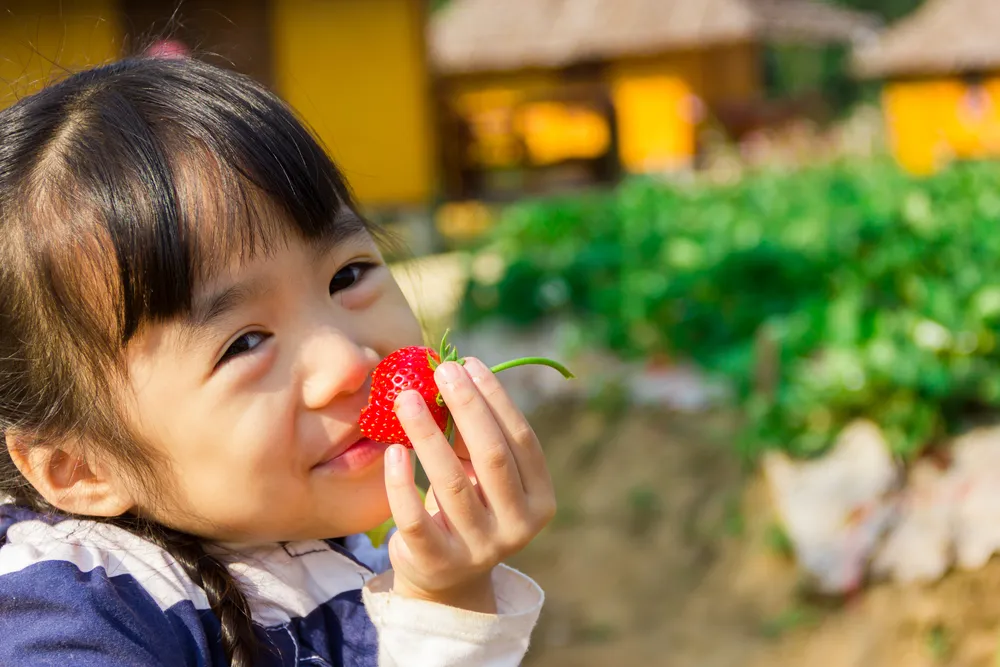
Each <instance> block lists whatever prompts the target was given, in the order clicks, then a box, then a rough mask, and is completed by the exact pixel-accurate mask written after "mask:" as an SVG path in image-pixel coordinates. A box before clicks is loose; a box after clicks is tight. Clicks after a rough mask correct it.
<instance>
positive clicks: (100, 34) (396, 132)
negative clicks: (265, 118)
mask: <svg viewBox="0 0 1000 667" xmlns="http://www.w3.org/2000/svg"><path fill="white" fill-rule="evenodd" d="M426 22H427V8H426V2H425V0H183V2H178V1H177V0H0V82H2V89H0V93H4V94H5V95H4V97H5V98H6V101H5V102H3V103H4V104H8V103H10V101H11V100H13V99H14V98H16V96H19V95H24V94H26V93H30V92H32V91H34V90H37V89H38V88H39V87H40V86H41V85H43V84H44V83H45V82H47V81H49V80H51V79H52V78H53V77H54V76H58V75H59V74H60V73H61V72H62V71H63V70H64V69H69V70H74V69H78V68H82V67H86V66H88V65H94V64H98V63H102V62H107V61H109V60H113V59H115V58H119V57H122V56H125V55H129V54H132V53H135V52H137V51H138V50H140V49H142V48H144V47H145V46H147V45H148V43H149V42H151V41H155V37H156V36H157V35H162V36H164V37H169V38H170V41H169V42H166V43H161V44H159V45H158V46H156V47H155V48H157V49H158V50H159V51H160V52H162V53H168V52H169V53H174V52H177V51H183V50H184V49H191V50H193V52H194V53H195V54H196V55H198V56H199V57H202V58H204V59H206V60H210V61H213V62H216V63H218V64H222V65H225V66H228V67H232V68H235V69H237V70H240V71H243V72H246V73H248V74H250V75H252V76H254V77H256V78H258V79H260V80H261V81H263V82H265V83H267V84H270V85H272V86H273V87H274V88H275V89H276V90H277V91H278V92H279V93H280V94H281V95H282V96H283V97H284V98H285V99H287V100H288V101H289V102H290V103H291V104H292V105H293V106H294V107H295V108H296V110H297V111H298V112H299V113H300V114H301V116H302V117H303V118H304V119H305V120H306V122H307V123H308V124H309V125H310V126H311V127H312V128H313V130H314V131H315V132H316V133H317V134H318V135H319V136H320V138H321V139H322V140H323V141H324V142H325V143H326V145H327V147H328V148H329V149H330V151H331V153H332V154H333V156H334V157H335V158H336V159H337V161H338V162H339V163H340V165H341V166H342V168H343V169H344V171H345V172H346V174H347V177H348V178H349V180H350V181H351V184H352V185H353V186H354V188H355V191H356V193H357V195H358V197H359V199H360V200H361V201H362V203H363V204H364V205H366V206H367V207H368V208H369V209H373V210H386V211H408V210H420V209H422V208H424V207H426V206H427V205H428V203H429V202H430V201H431V199H432V198H433V196H434V193H435V190H436V186H437V171H436V170H437V160H436V156H435V151H436V146H435V140H434V134H433V131H434V125H433V122H432V116H431V114H432V108H433V107H432V104H431V98H430V79H429V75H428V67H427V58H426V46H425V41H424V35H425V27H426Z"/></svg>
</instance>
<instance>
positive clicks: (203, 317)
mask: <svg viewBox="0 0 1000 667" xmlns="http://www.w3.org/2000/svg"><path fill="white" fill-rule="evenodd" d="M345 103H349V100H348V99H346V96H345ZM375 239H376V230H374V229H372V227H371V226H370V225H369V224H368V223H366V222H365V221H364V220H363V219H362V218H361V217H359V216H358V214H357V213H356V211H355V208H354V206H353V204H352V203H351V198H350V195H349V193H348V189H347V186H346V184H345V183H344V181H343V179H342V178H341V176H340V174H339V173H338V172H337V170H336V168H335V167H334V165H333V164H332V163H331V161H330V160H329V158H328V157H327V156H326V155H325V154H324V152H323V151H322V150H321V148H320V147H319V146H318V145H317V143H316V141H314V140H313V138H312V137H311V136H310V135H309V133H308V132H307V131H306V130H305V129H303V127H302V125H301V124H300V123H299V122H298V121H297V120H296V119H295V117H294V116H293V114H292V113H291V112H290V111H289V110H288V109H287V108H286V107H285V106H283V105H282V104H281V103H280V102H279V101H278V100H277V99H275V97H274V96H272V95H271V94H270V93H268V92H267V91H265V90H264V89H263V88H262V87H261V86H259V85H258V84H256V83H254V82H253V81H251V80H248V79H247V78H245V77H243V76H240V75H238V74H235V73H232V72H229V71H224V70H221V69H217V68H214V67H211V66H209V65H207V64H204V63H202V62H198V61H196V60H190V59H176V60H175V59H138V60H129V61H124V62H121V63H117V64H114V65H110V66H106V67H100V68H97V69H93V70H90V71H86V72H82V73H79V74H76V75H74V76H71V77H69V78H68V79H66V80H65V81H63V82H61V83H58V84H56V85H53V86H51V87H49V88H47V89H46V90H43V91H42V92H40V93H38V94H36V95H34V96H32V97H28V98H25V99H22V100H21V101H19V102H18V103H16V104H15V105H13V106H12V107H10V108H8V109H6V110H4V111H3V112H0V318H2V322H0V428H2V431H3V434H4V437H5V441H6V447H3V448H0V451H2V452H3V455H2V456H0V466H2V469H0V497H7V498H8V499H9V500H8V501H7V502H6V504H3V505H0V543H3V546H2V548H0V636H2V637H3V640H2V642H0V664H2V665H11V666H13V665H16V666H18V667H32V666H35V665H66V666H70V665H72V666H74V667H75V666H77V665H83V666H94V667H122V666H125V665H143V666H146V667H148V666H163V667H181V666H186V665H191V666H194V665H199V666H203V665H229V664H231V665H234V666H237V667H249V666H250V665H267V666H286V665H289V666H290V665H311V666H315V665H376V664H378V665H477V666H481V665H515V664H518V663H519V662H520V660H521V658H522V656H523V655H524V652H525V651H526V649H527V645H528V639H529V635H530V633H531V630H532V628H533V626H534V623H535V621H536V619H537V616H538V613H539V609H540V607H541V604H542V592H541V590H539V588H538V587H537V586H536V585H535V584H534V583H533V582H532V581H531V580H530V579H528V578H527V577H525V576H524V575H522V574H520V573H518V572H516V571H514V570H511V569H509V568H506V567H504V566H503V565H500V564H499V563H500V561H501V560H502V559H504V558H506V557H507V556H509V555H511V554H513V553H515V552H517V551H518V550H520V549H521V548H522V547H523V546H524V545H525V544H526V543H527V542H528V541H529V540H530V539H531V538H532V537H534V535H535V534H537V532H538V531H539V530H541V528H542V527H543V526H544V525H545V524H546V523H547V522H548V521H549V519H550V518H551V517H552V515H553V512H554V499H553V498H554V497H553V492H552V486H551V481H550V479H549V476H548V473H547V469H546V466H545V463H544V460H543V457H542V454H541V450H540V448H539V445H538V442H537V440H536V438H535V436H534V435H533V433H532V431H531V429H530V428H529V426H528V425H527V423H526V422H525V421H524V418H523V416H522V415H521V414H520V413H519V412H518V411H517V409H516V408H515V407H514V405H513V404H512V403H511V401H510V399H509V397H508V396H507V395H506V394H505V392H504V391H503V390H502V389H501V387H500V385H499V384H498V383H497V381H496V379H495V378H494V376H493V375H492V374H491V373H490V372H489V371H488V370H487V369H486V367H485V366H484V365H483V364H482V363H481V362H479V361H477V360H475V359H468V360H467V362H466V363H465V365H464V366H461V365H458V364H455V363H446V364H442V365H441V366H440V368H439V369H438V371H437V376H436V379H437V382H438V384H439V385H440V387H441V393H442V396H443V398H444V400H445V401H446V402H447V404H448V406H449V407H450V408H451V410H452V413H453V416H454V419H455V423H456V425H457V427H458V430H459V432H460V433H461V435H462V437H461V439H460V442H459V443H458V444H457V445H456V447H455V448H454V449H453V448H452V447H451V446H450V445H449V444H448V442H447V440H446V439H445V438H444V436H443V434H442V433H441V431H440V430H439V429H438V428H437V427H436V426H435V425H434V422H433V420H432V418H431V417H430V415H429V411H428V410H427V408H426V406H425V405H424V403H423V401H422V400H421V399H420V397H419V395H417V394H416V393H415V392H408V393H404V394H403V395H401V396H400V397H399V399H398V400H397V402H396V411H397V414H398V416H399V419H400V421H401V422H402V424H403V426H404V428H405V430H406V432H407V434H408V435H409V436H410V438H411V439H412V441H413V443H414V448H415V450H416V453H417V455H418V456H419V457H420V459H421V462H422V463H423V464H424V467H425V469H426V472H427V475H428V477H429V479H430V481H431V483H432V488H433V489H436V493H434V494H429V496H428V497H429V498H430V499H431V500H430V501H429V504H428V506H427V507H425V506H424V503H423V501H421V499H420V495H419V493H418V491H417V489H416V487H415V486H414V482H413V468H412V462H411V459H410V457H409V456H408V455H407V452H406V450H404V449H403V448H402V447H400V446H398V445H397V446H393V447H388V448H386V447H384V446H381V445H378V444H376V443H374V442H371V441H368V440H364V439H362V438H361V435H360V433H359V430H358V426H357V419H358V415H359V413H360V411H361V409H362V407H363V406H364V404H365V402H366V398H367V393H368V389H369V376H370V372H371V370H372V369H373V368H374V366H375V365H376V364H377V362H378V361H379V359H380V358H381V357H383V356H385V355H387V354H388V353H389V352H391V351H393V350H395V349H397V348H399V347H402V346H405V345H410V344H414V343H419V342H420V337H421V336H420V331H419V328H418V325H417V322H416V320H415V318H414V317H413V315H412V313H411V311H410V309H409V308H408V306H407V304H406V302H405V300H404V299H403V297H402V295H401V293H400V291H399V289H398V288H397V286H396V284H395V283H394V282H393V280H392V278H391V276H390V273H389V270H388V269H387V268H386V266H385V263H384V261H383V259H382V257H381V256H380V254H379V251H378V250H377V247H376V244H375ZM0 502H2V501H0ZM438 505H440V509H438ZM390 514H391V515H392V516H393V517H394V518H395V521H396V524H397V525H398V526H399V530H398V531H397V532H396V533H395V534H394V535H393V537H392V539H391V541H390V542H389V544H388V550H387V551H380V550H376V549H374V548H373V546H372V545H371V543H370V542H369V541H368V540H367V539H366V538H365V537H364V536H363V533H364V531H367V530H370V529H372V528H374V527H375V526H378V525H380V524H381V523H382V522H383V521H385V520H386V519H387V518H388V517H389V516H390ZM390 560H391V564H392V570H388V569H387V565H388V563H387V561H390ZM383 571H384V572H383Z"/></svg>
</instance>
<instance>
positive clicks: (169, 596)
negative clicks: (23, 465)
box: [0, 516, 208, 609]
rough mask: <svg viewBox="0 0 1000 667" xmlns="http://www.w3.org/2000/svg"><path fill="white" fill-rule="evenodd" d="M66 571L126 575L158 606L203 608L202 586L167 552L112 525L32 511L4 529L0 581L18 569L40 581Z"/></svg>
mask: <svg viewBox="0 0 1000 667" xmlns="http://www.w3.org/2000/svg"><path fill="white" fill-rule="evenodd" d="M69 571H73V572H78V573H79V574H80V575H88V577H86V578H90V579H93V578H101V579H106V580H108V581H109V582H111V583H112V584H124V583H126V582H127V581H128V580H131V581H133V582H135V583H136V584H138V585H139V586H141V587H142V588H144V589H145V590H146V591H147V592H148V594H149V596H150V597H151V598H152V599H153V600H155V601H156V603H157V604H158V606H159V607H160V608H161V609H168V608H170V607H172V606H174V605H176V604H178V603H180V602H184V601H189V602H192V603H193V604H194V605H195V606H196V607H198V608H201V609H207V608H208V600H207V598H206V597H205V593H204V591H202V590H201V589H200V588H198V587H197V586H196V585H195V584H194V582H192V581H191V579H190V578H189V577H188V576H187V575H186V574H185V573H184V570H183V568H181V566H180V565H179V564H178V563H177V562H176V561H175V560H174V559H173V557H172V556H170V555H169V554H168V553H166V552H165V551H164V550H162V549H160V548H159V547H157V546H156V545H154V544H152V543H150V542H147V541H146V540H143V539H141V538H139V537H137V536H136V535H133V534H132V533H130V532H128V531H126V530H123V529H121V528H118V527H116V526H111V525H107V524H103V523H98V522H95V521H85V520H77V519H65V520H52V519H48V520H46V519H45V518H43V517H40V516H36V517H34V518H31V517H27V518H22V520H20V521H18V522H16V523H14V524H13V525H11V526H10V527H9V528H8V529H7V530H6V544H4V545H3V547H0V581H2V580H3V579H6V578H8V577H10V576H12V575H18V574H24V575H28V576H32V577H34V578H36V580H39V581H40V580H42V579H44V578H45V577H47V576H51V575H50V573H57V572H69ZM76 578H78V579H79V578H81V577H76ZM114 580H118V581H114Z"/></svg>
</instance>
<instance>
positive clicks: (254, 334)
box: [216, 331, 269, 366]
mask: <svg viewBox="0 0 1000 667" xmlns="http://www.w3.org/2000/svg"><path fill="white" fill-rule="evenodd" d="M268 336H269V334H266V333H264V332H262V331H250V332H248V333H245V334H243V335H242V336H240V337H239V338H237V339H236V340H234V341H233V342H232V344H231V345H230V346H229V347H227V348H226V351H225V352H223V353H222V358H221V359H219V363H218V364H216V366H221V365H222V364H224V363H225V362H227V361H229V360H230V359H232V358H233V357H236V356H239V355H241V354H243V353H245V352H249V351H250V350H252V349H254V348H255V347H257V346H258V345H260V344H261V343H263V342H264V341H265V340H267V338H268Z"/></svg>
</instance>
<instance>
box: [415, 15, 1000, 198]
mask: <svg viewBox="0 0 1000 667" xmlns="http://www.w3.org/2000/svg"><path fill="white" fill-rule="evenodd" d="M995 1H998V2H1000V0H995ZM876 27H877V22H876V21H875V20H874V19H873V18H872V17H870V16H868V15H865V14H861V13H858V12H853V11H848V10H844V9H840V8H837V7H834V6H832V5H828V4H821V3H819V2H814V1H813V0H503V1H500V0H451V2H450V4H449V5H448V7H447V8H446V9H444V10H442V11H440V12H438V13H437V14H436V15H435V16H434V17H433V19H432V23H431V30H430V37H429V46H430V52H431V63H432V68H433V71H434V74H435V76H436V79H437V85H436V93H437V96H438V101H439V105H440V108H441V109H442V111H441V113H440V120H441V131H440V137H441V142H442V164H443V179H444V184H445V191H446V193H447V194H448V196H449V197H450V198H452V199H468V198H483V197H485V198H504V197H507V196H517V195H520V194H523V193H525V192H538V191H548V190H549V189H551V188H552V187H554V186H563V185H567V184H569V185H573V184H593V183H601V182H613V181H614V180H615V179H616V178H617V176H618V175H619V173H621V172H632V173H651V172H667V171H674V170H678V169H685V168H689V167H691V166H693V165H694V163H695V161H696V158H697V153H698V146H697V141H696V126H697V124H698V122H699V120H700V119H702V118H703V117H705V116H709V117H712V118H713V119H715V120H717V121H719V122H721V123H722V125H723V126H725V128H726V129H727V130H728V131H729V132H730V134H731V135H739V134H740V133H742V132H745V131H747V130H748V129H750V128H751V127H752V126H753V125H754V124H755V123H759V122H762V119H763V118H764V117H765V116H766V115H767V113H768V110H767V109H766V108H765V106H766V103H767V100H766V98H767V95H766V88H767V78H768V74H769V72H768V67H767V59H766V53H767V51H766V50H767V47H768V46H770V45H775V44H779V45H795V46H799V47H803V48H804V49H806V50H808V49H810V48H822V47H823V46H824V45H827V44H831V43H848V42H852V41H854V40H857V39H860V38H863V37H867V36H871V35H872V33H873V30H874V29H875V28H876ZM773 108H774V106H773V105H772V106H771V109H772V110H773Z"/></svg>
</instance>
